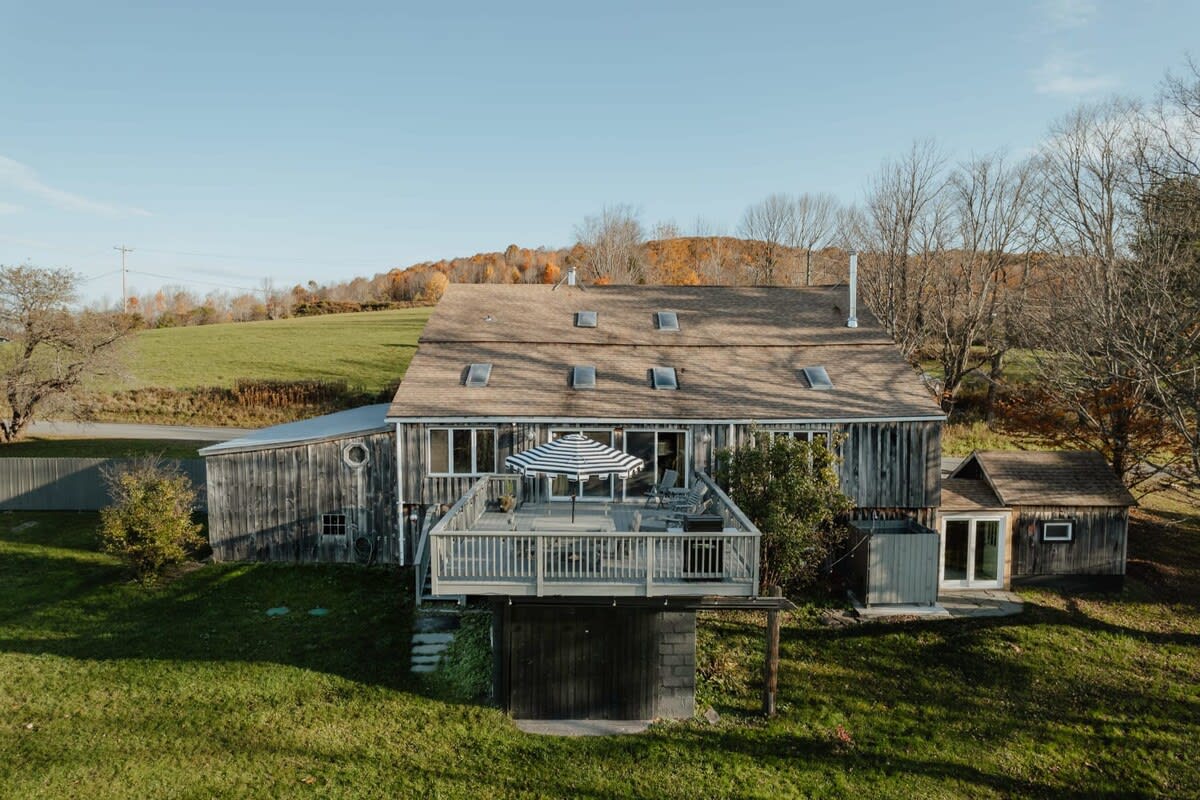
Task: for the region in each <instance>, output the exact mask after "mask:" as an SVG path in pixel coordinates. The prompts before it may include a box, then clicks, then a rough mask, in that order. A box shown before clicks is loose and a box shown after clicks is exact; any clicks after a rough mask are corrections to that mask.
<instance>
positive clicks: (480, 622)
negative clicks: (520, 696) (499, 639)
mask: <svg viewBox="0 0 1200 800" xmlns="http://www.w3.org/2000/svg"><path fill="white" fill-rule="evenodd" d="M432 678H433V684H434V686H435V687H436V688H437V689H438V691H439V692H440V693H441V694H443V695H445V696H447V697H449V698H451V699H454V700H467V701H470V700H483V699H486V698H488V697H489V696H490V695H491V693H492V615H491V612H487V611H482V612H475V613H468V614H464V615H463V617H462V624H461V626H460V627H459V629H458V630H457V631H456V632H455V634H454V641H452V642H451V643H450V646H449V647H448V648H446V652H445V653H444V654H443V655H442V660H441V663H440V664H439V665H438V668H437V671H436V672H434V673H433V675H432Z"/></svg>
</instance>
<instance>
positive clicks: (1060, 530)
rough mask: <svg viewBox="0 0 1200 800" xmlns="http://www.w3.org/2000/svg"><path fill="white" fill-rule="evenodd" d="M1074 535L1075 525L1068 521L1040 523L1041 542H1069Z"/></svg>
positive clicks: (1058, 520) (1056, 520)
mask: <svg viewBox="0 0 1200 800" xmlns="http://www.w3.org/2000/svg"><path fill="white" fill-rule="evenodd" d="M1074 535H1075V523H1073V522H1071V521H1070V520H1068V519H1055V520H1047V521H1046V522H1043V523H1042V541H1043V542H1069V541H1071V539H1072V537H1074Z"/></svg>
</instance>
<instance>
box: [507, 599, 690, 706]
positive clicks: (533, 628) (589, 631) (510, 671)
mask: <svg viewBox="0 0 1200 800" xmlns="http://www.w3.org/2000/svg"><path fill="white" fill-rule="evenodd" d="M495 614H496V616H495V620H496V624H497V628H498V631H497V633H498V635H497V637H496V638H497V641H498V642H499V645H500V646H499V647H498V648H497V656H496V657H497V671H496V682H497V686H496V697H497V699H498V700H499V701H500V702H501V704H502V705H503V706H504V707H505V708H507V709H508V710H509V711H510V712H511V713H512V715H513V716H514V717H517V718H519V719H654V718H658V717H663V718H674V719H687V718H690V717H691V716H692V714H693V713H694V712H695V694H696V614H695V612H692V611H656V610H653V609H646V608H631V607H628V606H623V607H615V608H614V607H610V606H595V605H593V606H569V605H565V606H564V605H538V604H532V603H530V604H523V603H516V602H515V603H513V604H511V605H510V604H508V603H500V604H498V605H497V606H496V611H495Z"/></svg>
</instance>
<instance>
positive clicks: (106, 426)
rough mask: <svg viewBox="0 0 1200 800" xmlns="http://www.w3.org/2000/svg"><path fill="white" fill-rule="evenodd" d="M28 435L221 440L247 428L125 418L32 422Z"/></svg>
mask: <svg viewBox="0 0 1200 800" xmlns="http://www.w3.org/2000/svg"><path fill="white" fill-rule="evenodd" d="M29 433H30V435H31V436H74V437H79V438H87V439H190V440H194V441H198V442H223V441H225V440H226V439H236V438H238V437H239V436H242V435H244V434H246V433H249V431H248V430H247V429H245V428H193V427H190V426H188V425H134V424H131V423H124V422H33V423H30V425H29Z"/></svg>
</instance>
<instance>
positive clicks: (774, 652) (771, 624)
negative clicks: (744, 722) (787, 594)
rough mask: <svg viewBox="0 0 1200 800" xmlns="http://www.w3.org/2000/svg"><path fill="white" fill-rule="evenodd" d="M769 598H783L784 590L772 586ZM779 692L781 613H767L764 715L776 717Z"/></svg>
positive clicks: (775, 610) (773, 610)
mask: <svg viewBox="0 0 1200 800" xmlns="http://www.w3.org/2000/svg"><path fill="white" fill-rule="evenodd" d="M767 597H783V590H782V589H780V588H779V587H778V586H772V587H771V588H770V589H769V590H768V591H767ZM778 690H779V611H778V609H775V608H772V609H771V610H770V611H768V612H767V657H766V660H765V661H764V662H763V714H765V715H767V716H768V717H773V716H775V694H776V692H777V691H778Z"/></svg>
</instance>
